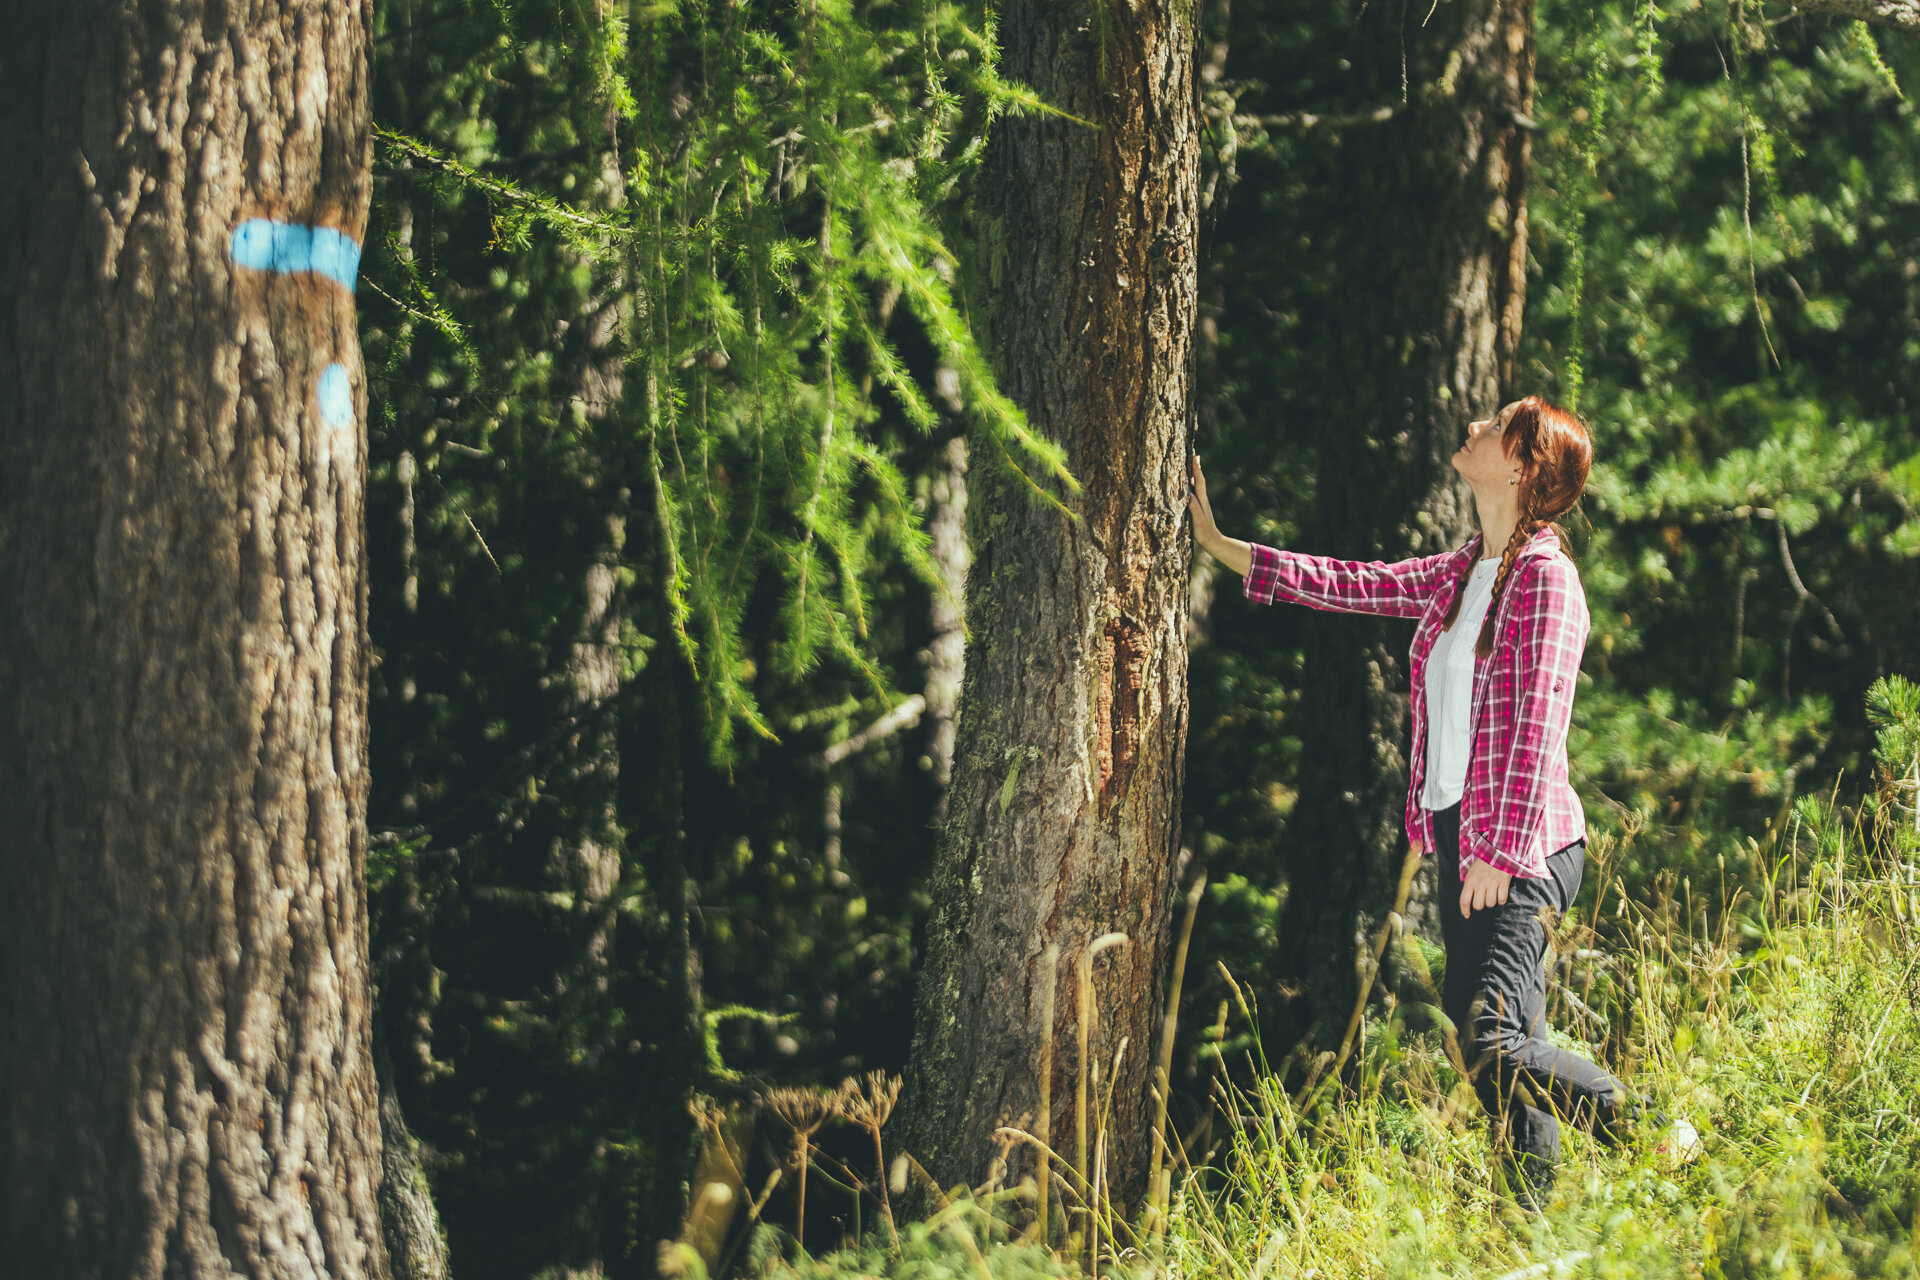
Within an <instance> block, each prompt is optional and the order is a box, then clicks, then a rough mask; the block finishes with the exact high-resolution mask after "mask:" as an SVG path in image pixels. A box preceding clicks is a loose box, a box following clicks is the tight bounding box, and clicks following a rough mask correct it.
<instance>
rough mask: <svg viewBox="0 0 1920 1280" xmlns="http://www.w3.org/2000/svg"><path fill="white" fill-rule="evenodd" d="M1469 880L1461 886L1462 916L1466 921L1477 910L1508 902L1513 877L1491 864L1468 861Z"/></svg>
mask: <svg viewBox="0 0 1920 1280" xmlns="http://www.w3.org/2000/svg"><path fill="white" fill-rule="evenodd" d="M1467 863H1468V865H1467V879H1466V882H1465V883H1464V884H1462V885H1461V886H1460V916H1461V918H1462V919H1466V918H1467V917H1469V916H1471V915H1472V914H1473V913H1474V911H1475V910H1484V909H1485V908H1488V907H1497V906H1499V905H1500V904H1501V903H1503V902H1505V901H1506V900H1507V886H1508V885H1510V884H1512V883H1513V877H1512V876H1511V875H1508V874H1507V873H1506V872H1504V871H1502V870H1500V868H1498V867H1496V866H1494V865H1493V864H1492V863H1490V862H1482V861H1481V860H1480V859H1478V858H1468V859H1467Z"/></svg>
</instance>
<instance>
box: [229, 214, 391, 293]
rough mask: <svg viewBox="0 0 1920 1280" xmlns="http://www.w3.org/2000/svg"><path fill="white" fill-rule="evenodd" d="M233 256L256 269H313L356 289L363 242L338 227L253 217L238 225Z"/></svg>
mask: <svg viewBox="0 0 1920 1280" xmlns="http://www.w3.org/2000/svg"><path fill="white" fill-rule="evenodd" d="M232 252H233V260H234V261H235V262H236V263H238V264H239V265H241V266H243V267H252V268H253V269H254V270H255V271H283V272H287V273H289V274H298V273H299V272H302V271H311V272H313V273H314V274H316V275H322V276H325V277H326V278H327V279H329V280H331V281H333V282H334V283H335V284H338V285H340V286H341V287H342V288H344V289H345V290H346V291H347V292H348V293H352V292H353V282H354V278H355V277H356V276H358V275H359V274H360V242H359V241H358V240H355V239H354V238H353V237H351V236H349V235H348V234H347V233H346V232H344V231H340V230H338V229H336V228H334V227H299V226H295V225H294V224H293V223H290V222H272V221H269V220H268V219H266V218H249V219H248V220H247V221H245V222H243V223H241V224H240V225H239V226H238V227H237V228H235V229H234V233H233V245H232Z"/></svg>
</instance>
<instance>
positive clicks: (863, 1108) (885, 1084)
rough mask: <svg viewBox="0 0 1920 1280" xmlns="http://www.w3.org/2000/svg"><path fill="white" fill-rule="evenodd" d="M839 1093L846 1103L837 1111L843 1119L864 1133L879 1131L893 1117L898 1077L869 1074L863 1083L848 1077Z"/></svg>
mask: <svg viewBox="0 0 1920 1280" xmlns="http://www.w3.org/2000/svg"><path fill="white" fill-rule="evenodd" d="M840 1092H841V1094H842V1095H843V1096H844V1097H845V1099H846V1101H845V1102H844V1103H843V1104H842V1106H841V1109H842V1111H843V1112H844V1114H845V1115H846V1117H847V1119H849V1120H851V1121H853V1122H854V1123H855V1124H857V1125H859V1126H861V1127H862V1128H865V1129H879V1128H883V1127H884V1126H885V1125H886V1123H887V1120H888V1119H889V1118H890V1117H891V1116H892V1115H893V1104H894V1103H896V1102H898V1101H899V1100H900V1077H899V1076H889V1075H887V1073H886V1072H884V1071H869V1072H868V1073H867V1075H866V1078H865V1079H864V1080H858V1081H856V1080H854V1079H852V1078H851V1077H849V1078H848V1080H847V1082H846V1083H845V1084H843V1085H841V1086H840Z"/></svg>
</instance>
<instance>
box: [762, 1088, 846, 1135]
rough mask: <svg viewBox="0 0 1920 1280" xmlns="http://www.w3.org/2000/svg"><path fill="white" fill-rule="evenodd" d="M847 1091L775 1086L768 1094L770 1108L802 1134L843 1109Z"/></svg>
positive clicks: (810, 1130) (809, 1131) (807, 1133)
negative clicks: (779, 1087) (822, 1090)
mask: <svg viewBox="0 0 1920 1280" xmlns="http://www.w3.org/2000/svg"><path fill="white" fill-rule="evenodd" d="M845 1096H846V1095H845V1094H844V1093H843V1092H841V1091H840V1090H838V1089H836V1090H835V1091H833V1092H832V1093H822V1092H821V1091H820V1090H818V1089H775V1090H774V1091H773V1092H771V1093H769V1094H768V1095H767V1110H769V1111H771V1112H773V1114H774V1115H776V1116H779V1117H780V1119H781V1120H782V1121H784V1122H785V1123H786V1125H787V1127H788V1128H789V1129H792V1130H793V1132H794V1133H795V1134H796V1135H797V1136H799V1137H802V1138H806V1137H811V1136H812V1135H813V1132H814V1130H816V1129H818V1128H819V1127H820V1126H821V1125H823V1124H825V1123H826V1122H827V1121H829V1120H831V1119H833V1117H834V1116H836V1115H838V1114H839V1113H840V1108H841V1105H842V1103H843V1100H844V1099H845Z"/></svg>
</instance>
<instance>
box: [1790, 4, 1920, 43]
mask: <svg viewBox="0 0 1920 1280" xmlns="http://www.w3.org/2000/svg"><path fill="white" fill-rule="evenodd" d="M1787 3H1789V4H1791V5H1792V6H1793V7H1794V8H1796V9H1805V10H1806V11H1807V12H1809V13H1832V14H1838V15H1839V16H1840V17H1842V18H1852V19H1854V20H1855V21H1856V22H1871V23H1873V24H1874V25H1876V26H1881V27H1892V28H1893V29H1894V30H1895V31H1904V32H1906V33H1907V34H1908V35H1910V36H1912V35H1920V0H1787Z"/></svg>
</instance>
